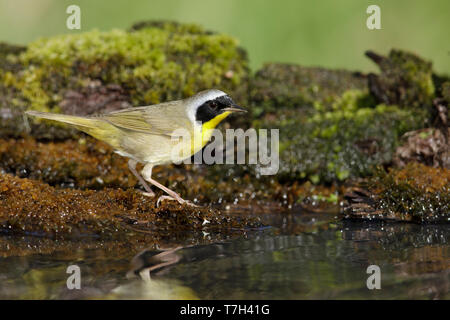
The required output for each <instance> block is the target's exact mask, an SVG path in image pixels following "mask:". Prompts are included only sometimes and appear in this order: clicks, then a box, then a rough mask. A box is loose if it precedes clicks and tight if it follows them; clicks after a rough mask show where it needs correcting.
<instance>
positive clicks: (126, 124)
mask: <svg viewBox="0 0 450 320" xmlns="http://www.w3.org/2000/svg"><path fill="white" fill-rule="evenodd" d="M101 118H102V119H103V120H105V121H107V122H109V123H111V124H112V125H114V126H116V127H118V128H121V129H126V130H132V131H137V132H142V133H148V134H157V135H165V136H174V135H177V134H176V133H175V134H174V132H175V131H176V130H178V129H186V130H192V128H193V125H192V123H191V121H190V120H189V118H188V116H187V114H186V111H185V108H184V107H183V105H181V104H180V103H177V102H171V103H164V104H159V105H154V106H146V107H137V108H130V109H125V110H119V111H114V112H111V113H108V114H106V115H103V116H101Z"/></svg>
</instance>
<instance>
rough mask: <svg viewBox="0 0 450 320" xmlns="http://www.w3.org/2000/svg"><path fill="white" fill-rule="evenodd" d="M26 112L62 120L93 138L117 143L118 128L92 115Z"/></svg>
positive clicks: (35, 115) (31, 114)
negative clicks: (79, 115)
mask: <svg viewBox="0 0 450 320" xmlns="http://www.w3.org/2000/svg"><path fill="white" fill-rule="evenodd" d="M25 113H26V114H28V115H30V116H34V117H38V118H43V119H48V120H54V121H59V122H64V123H67V124H69V125H72V126H74V127H76V128H77V129H78V130H80V131H83V132H85V133H87V134H89V135H91V136H93V137H94V138H97V139H99V140H102V141H105V142H106V143H109V144H110V145H112V146H113V147H116V145H117V136H118V129H117V127H115V126H113V125H112V124H110V123H108V122H106V121H104V120H103V119H98V118H94V117H78V116H71V115H67V114H58V113H49V112H39V111H26V112H25Z"/></svg>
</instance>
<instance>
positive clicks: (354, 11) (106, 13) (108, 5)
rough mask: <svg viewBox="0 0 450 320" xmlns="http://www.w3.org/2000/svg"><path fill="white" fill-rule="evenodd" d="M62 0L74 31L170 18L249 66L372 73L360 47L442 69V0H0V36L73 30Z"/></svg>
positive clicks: (449, 48) (446, 49)
mask: <svg viewBox="0 0 450 320" xmlns="http://www.w3.org/2000/svg"><path fill="white" fill-rule="evenodd" d="M70 4H77V5H79V6H80V7H81V32H82V31H87V30H91V29H94V28H96V29H99V30H110V29H113V28H124V29H126V28H128V27H130V25H131V24H133V23H134V22H137V21H140V20H147V19H158V20H160V19H170V20H176V21H179V22H194V23H198V24H201V25H203V26H205V27H206V28H208V29H210V30H214V31H218V32H224V33H227V34H230V35H233V36H234V37H236V38H238V39H239V41H240V44H241V46H243V47H244V48H245V49H247V51H248V53H249V58H250V62H251V67H252V69H253V70H255V69H256V68H258V67H260V66H261V65H262V64H263V63H264V62H269V61H270V62H294V63H299V64H302V65H319V66H324V67H331V68H347V69H353V70H362V71H373V70H376V68H375V66H374V65H373V64H372V63H371V62H370V61H369V60H368V59H367V58H365V57H364V54H363V53H364V51H365V50H367V49H373V50H375V51H377V52H380V53H387V52H388V51H389V49H390V48H401V49H407V50H410V51H414V52H416V53H418V54H419V55H421V56H423V57H424V58H426V59H429V60H432V61H433V64H434V67H435V70H437V71H438V72H440V73H447V74H448V73H449V71H450V41H449V37H448V33H449V30H450V1H449V0H430V1H407V0H396V1H388V0H372V1H365V0H344V1H336V0H320V1H301V0H277V1H263V0H134V1H130V0H128V1H126V0H117V1H111V0H95V1H93V0H91V1H89V0H85V1H76V0H69V1H67V0H0V42H1V41H7V42H11V43H19V44H26V43H28V42H30V41H33V40H35V39H37V38H39V37H43V36H51V35H56V34H61V33H73V32H78V31H72V30H68V29H67V28H66V19H67V17H68V14H66V8H67V6H68V5H70ZM370 4H377V5H379V6H380V8H381V27H382V29H381V30H368V29H367V27H366V19H367V17H368V14H367V13H366V8H367V6H368V5H370Z"/></svg>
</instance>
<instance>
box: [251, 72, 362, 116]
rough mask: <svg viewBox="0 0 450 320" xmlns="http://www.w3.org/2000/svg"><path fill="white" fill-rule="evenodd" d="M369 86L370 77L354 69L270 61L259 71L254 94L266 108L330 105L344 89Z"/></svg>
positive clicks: (260, 104)
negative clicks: (315, 66)
mask: <svg viewBox="0 0 450 320" xmlns="http://www.w3.org/2000/svg"><path fill="white" fill-rule="evenodd" d="M366 87H367V80H366V78H365V77H364V76H363V75H361V74H357V73H354V72H350V71H345V70H328V69H324V68H311V67H302V66H298V65H291V64H277V63H270V64H266V65H265V66H264V67H263V68H262V69H261V70H259V71H258V72H257V73H256V75H255V77H254V79H253V81H252V84H251V90H250V97H251V101H252V103H253V105H255V106H256V107H259V108H261V107H264V109H265V111H273V110H276V108H277V107H293V108H309V107H313V106H317V105H322V106H326V107H328V106H330V105H331V104H332V103H333V102H334V101H335V100H336V98H338V97H339V96H341V94H342V93H343V92H345V91H347V90H350V89H359V90H363V89H365V88H366ZM256 110H257V111H260V110H258V109H256Z"/></svg>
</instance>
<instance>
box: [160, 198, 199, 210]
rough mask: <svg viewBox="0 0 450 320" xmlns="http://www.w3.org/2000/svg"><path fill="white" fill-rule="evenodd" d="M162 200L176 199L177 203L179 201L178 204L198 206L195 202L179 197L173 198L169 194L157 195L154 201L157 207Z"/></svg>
mask: <svg viewBox="0 0 450 320" xmlns="http://www.w3.org/2000/svg"><path fill="white" fill-rule="evenodd" d="M164 200H170V201H178V203H180V204H187V205H188V206H191V207H198V206H197V205H196V204H194V203H192V202H191V201H189V200H184V199H182V198H181V197H179V198H174V197H171V196H161V197H159V198H158V200H157V201H156V207H157V208H158V207H159V205H160V204H161V201H164Z"/></svg>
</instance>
